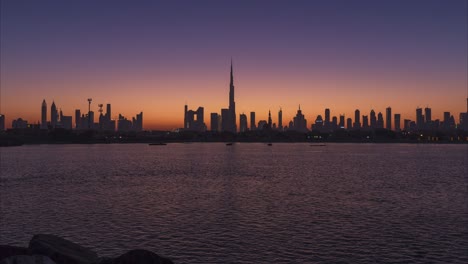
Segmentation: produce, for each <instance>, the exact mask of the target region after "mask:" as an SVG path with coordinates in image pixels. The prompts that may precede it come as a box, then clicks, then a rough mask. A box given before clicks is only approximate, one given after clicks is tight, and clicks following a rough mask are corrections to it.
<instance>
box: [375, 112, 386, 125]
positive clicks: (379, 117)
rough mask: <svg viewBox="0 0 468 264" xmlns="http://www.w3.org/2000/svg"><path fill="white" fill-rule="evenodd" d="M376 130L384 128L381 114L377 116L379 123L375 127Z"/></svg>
mask: <svg viewBox="0 0 468 264" xmlns="http://www.w3.org/2000/svg"><path fill="white" fill-rule="evenodd" d="M375 127H376V128H384V120H383V115H382V113H381V112H379V113H378V114H377V123H376V125H375Z"/></svg>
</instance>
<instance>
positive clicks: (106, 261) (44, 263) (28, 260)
mask: <svg viewBox="0 0 468 264" xmlns="http://www.w3.org/2000/svg"><path fill="white" fill-rule="evenodd" d="M137 263H138V264H173V262H172V261H171V260H170V259H167V258H164V257H161V256H159V255H157V254H156V253H153V252H151V251H148V250H144V249H135V250H130V251H128V252H127V253H125V254H123V255H121V256H119V257H116V258H100V257H98V255H97V254H96V252H94V251H92V250H90V249H88V248H85V247H82V246H80V245H78V244H75V243H73V242H71V241H69V240H66V239H63V238H61V237H58V236H54V235H45V234H40V235H35V236H33V238H32V239H31V241H30V242H29V246H28V247H27V248H24V247H16V246H5V245H0V264H137Z"/></svg>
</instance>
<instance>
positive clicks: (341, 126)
mask: <svg viewBox="0 0 468 264" xmlns="http://www.w3.org/2000/svg"><path fill="white" fill-rule="evenodd" d="M339 128H345V115H340V123H339Z"/></svg>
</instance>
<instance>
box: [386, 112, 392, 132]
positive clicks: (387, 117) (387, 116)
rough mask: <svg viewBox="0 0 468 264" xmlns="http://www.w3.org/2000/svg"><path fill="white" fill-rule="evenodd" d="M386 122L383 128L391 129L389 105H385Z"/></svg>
mask: <svg viewBox="0 0 468 264" xmlns="http://www.w3.org/2000/svg"><path fill="white" fill-rule="evenodd" d="M385 122H386V124H385V128H386V129H388V130H392V108H391V107H390V106H389V107H387V115H386V121H385Z"/></svg>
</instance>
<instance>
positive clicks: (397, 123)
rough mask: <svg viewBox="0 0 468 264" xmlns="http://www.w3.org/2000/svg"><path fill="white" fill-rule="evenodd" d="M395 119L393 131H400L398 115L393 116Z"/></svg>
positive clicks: (399, 116)
mask: <svg viewBox="0 0 468 264" xmlns="http://www.w3.org/2000/svg"><path fill="white" fill-rule="evenodd" d="M394 119H395V131H400V130H401V124H400V123H401V121H400V120H401V115H400V114H395V115H394Z"/></svg>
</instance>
